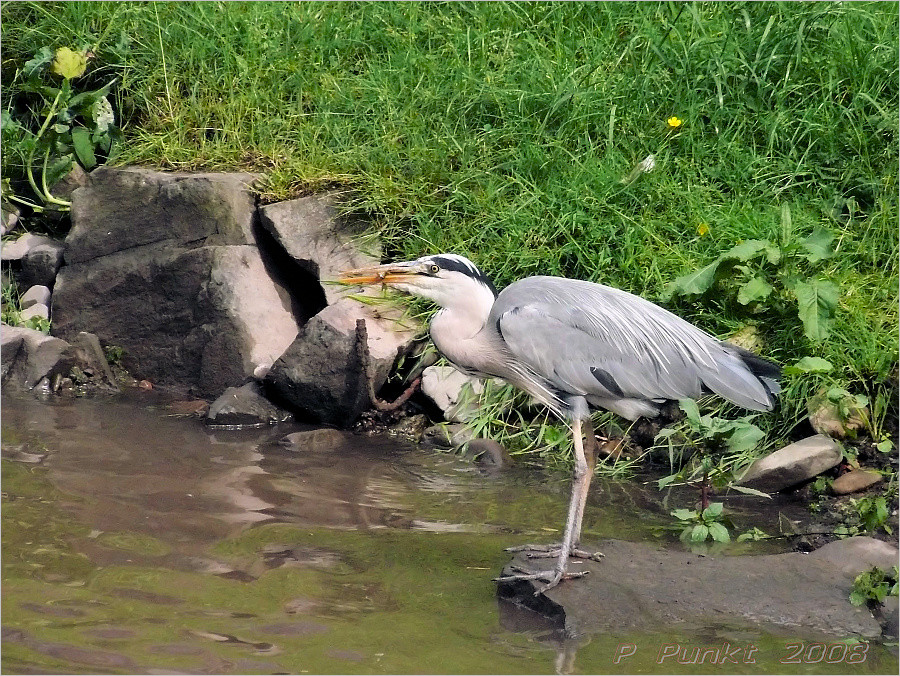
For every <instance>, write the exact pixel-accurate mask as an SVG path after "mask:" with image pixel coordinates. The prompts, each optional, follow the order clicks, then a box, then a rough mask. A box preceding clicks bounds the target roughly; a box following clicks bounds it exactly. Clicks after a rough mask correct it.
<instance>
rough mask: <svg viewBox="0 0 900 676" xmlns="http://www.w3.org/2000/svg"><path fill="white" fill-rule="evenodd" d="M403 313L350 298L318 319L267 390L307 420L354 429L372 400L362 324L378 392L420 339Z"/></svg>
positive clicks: (279, 363) (303, 333) (299, 338)
mask: <svg viewBox="0 0 900 676" xmlns="http://www.w3.org/2000/svg"><path fill="white" fill-rule="evenodd" d="M399 314H400V311H399V310H391V309H387V310H380V311H379V312H378V314H377V315H376V313H375V311H374V310H373V309H372V308H371V307H370V306H368V305H364V304H362V303H359V302H357V301H356V300H353V299H351V298H344V299H341V300H339V301H337V302H336V303H334V304H333V305H329V306H328V307H326V308H325V309H324V310H322V311H321V312H319V313H318V314H317V315H315V316H314V317H312V318H311V319H310V320H309V321H308V322H307V323H306V324H305V325H304V326H303V328H302V329H301V330H300V332H299V333H298V334H297V338H296V340H294V342H293V344H291V346H290V347H289V348H288V349H287V350H286V351H285V352H284V354H283V355H281V357H280V358H279V359H278V361H276V362H275V365H274V366H273V367H272V369H271V371H270V372H269V374H268V375H267V376H266V379H265V382H266V386H267V387H268V388H270V389H271V391H272V392H273V393H275V394H277V396H278V397H279V399H281V400H283V401H284V402H286V403H287V404H288V405H290V406H291V407H292V408H293V409H295V410H296V411H297V412H298V413H299V414H300V415H301V416H302V417H303V418H304V419H306V420H310V421H313V422H317V423H326V424H330V425H337V426H339V427H349V426H350V425H352V424H353V422H354V421H355V420H356V419H357V418H358V417H359V415H360V413H362V412H363V411H364V410H365V409H366V408H368V407H369V405H370V403H371V402H370V401H369V395H368V389H367V384H366V376H365V374H364V373H363V372H362V367H361V362H360V352H359V349H358V347H357V338H356V320H357V319H360V318H362V319H365V321H366V330H367V334H368V339H367V340H368V342H367V345H368V350H369V358H370V361H371V365H372V368H373V372H374V388H375V391H376V392H377V391H378V389H379V388H380V387H381V386H382V385H383V384H384V382H385V381H386V380H387V377H388V375H389V373H390V371H391V369H392V367H393V365H394V362H395V361H396V359H397V357H398V356H400V355H401V354H403V353H405V351H406V350H408V349H409V346H410V344H411V343H412V340H413V338H414V336H415V332H414V331H413V330H411V329H407V328H404V327H403V326H401V325H400V324H399V323H398V321H397V320H399Z"/></svg>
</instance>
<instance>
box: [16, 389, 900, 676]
mask: <svg viewBox="0 0 900 676" xmlns="http://www.w3.org/2000/svg"><path fill="white" fill-rule="evenodd" d="M145 396H146V395H145ZM151 403H152V402H151ZM2 414H3V415H2V424H3V430H2V431H3V436H2V439H3V451H4V458H8V459H4V460H3V513H2V516H3V531H2V532H3V551H2V554H3V557H2V565H3V607H2V611H3V614H2V617H3V654H2V666H3V671H4V673H157V674H165V673H554V672H564V673H723V672H731V673H760V672H795V673H896V669H897V661H896V657H894V656H893V655H892V654H891V653H890V651H889V650H888V649H885V648H884V647H882V646H879V645H876V644H872V645H871V646H869V647H868V649H867V651H866V652H865V654H863V655H862V659H861V661H858V662H857V663H853V662H848V660H849V659H850V657H851V655H852V654H854V653H853V651H854V650H855V651H857V652H859V650H860V649H859V648H854V647H853V646H849V647H847V646H845V647H843V648H842V647H841V646H838V647H837V648H831V646H832V645H836V644H835V642H834V641H833V640H832V641H831V642H830V643H826V644H825V646H824V648H823V657H822V658H819V660H818V661H816V662H815V663H812V664H810V662H811V661H812V660H814V659H815V658H816V657H817V656H818V652H816V651H817V648H815V646H814V645H813V644H810V645H811V646H812V647H811V649H807V648H805V647H804V652H801V654H800V657H799V658H798V660H797V661H796V662H794V663H791V662H788V663H785V662H783V661H782V660H784V659H785V658H790V657H791V655H792V651H793V650H794V649H792V648H790V645H791V644H792V643H796V642H798V640H799V639H797V637H795V636H792V635H790V634H781V635H779V634H775V633H766V632H764V631H762V630H758V629H752V628H751V629H748V628H746V627H731V626H724V625H723V626H721V627H716V628H709V627H705V628H690V627H678V628H673V629H672V630H671V631H667V632H666V633H664V634H660V633H657V634H641V635H633V634H632V635H627V634H623V635H602V636H586V637H580V638H577V639H567V638H564V637H562V636H561V635H560V634H559V632H558V631H556V630H555V628H554V627H551V626H548V625H547V624H546V622H545V621H544V620H542V619H541V618H539V617H537V616H536V615H534V614H533V613H530V612H528V611H523V610H519V609H517V608H514V607H511V606H508V605H506V604H503V603H500V602H498V600H497V599H496V596H495V586H494V583H493V582H492V581H491V577H493V576H494V575H496V574H497V573H498V572H499V570H500V568H501V567H502V566H503V564H504V563H505V562H506V561H507V559H508V555H507V554H506V553H504V552H503V547H505V546H510V545H514V544H520V543H522V542H524V541H534V540H538V541H552V540H553V539H555V538H558V537H559V533H558V532H557V531H555V530H553V529H552V528H551V527H557V526H561V525H562V522H563V519H564V516H565V510H566V502H567V498H568V488H569V486H568V479H567V477H565V476H559V475H542V474H540V473H538V472H535V471H533V470H531V471H525V470H514V471H509V472H504V473H501V474H499V475H493V476H491V475H485V474H482V473H480V472H479V471H478V470H477V469H475V468H474V467H473V466H472V465H470V464H468V463H466V462H464V461H462V460H460V459H458V458H456V457H454V456H452V455H449V454H441V453H434V452H430V451H425V450H420V449H417V448H415V447H413V446H410V445H407V444H404V443H401V442H398V441H394V440H388V439H381V438H367V437H355V438H353V440H352V442H351V443H349V444H345V445H342V446H340V447H338V448H336V449H335V448H328V447H319V448H314V449H307V450H304V451H301V452H298V451H296V450H290V449H287V448H283V447H281V446H278V445H277V444H275V443H273V442H274V441H275V440H277V439H279V438H280V437H282V436H283V435H284V434H286V433H288V432H291V431H294V430H296V429H299V428H298V427H289V426H283V427H281V428H279V429H277V430H271V429H270V430H257V431H252V432H242V431H211V430H208V429H206V428H205V427H204V426H203V425H202V424H201V423H200V422H198V421H196V420H193V419H188V418H184V417H177V416H174V415H172V412H171V410H170V409H168V408H166V407H165V406H163V405H161V404H159V405H157V406H151V405H148V401H146V400H138V401H135V400H134V399H133V398H132V399H129V398H127V397H123V398H121V399H117V400H74V401H72V400H68V401H54V402H51V403H41V402H38V401H35V400H31V399H24V400H20V399H10V398H7V397H4V398H3V402H2ZM667 511H668V508H667V507H666V506H664V505H662V504H660V495H659V493H658V491H656V489H655V488H653V487H652V486H645V485H642V484H641V483H640V482H627V483H619V484H606V485H598V487H597V489H596V490H593V493H592V496H591V500H590V502H589V504H588V508H587V511H586V516H585V524H586V529H585V530H586V534H587V535H588V537H618V538H624V539H633V540H650V539H658V538H668V537H669V536H667V535H665V534H662V532H661V531H660V530H659V528H658V526H660V525H664V524H668V523H671V519H669V518H668V517H667V516H666V513H667ZM673 546H677V545H673ZM725 643H728V645H729V646H734V647H738V648H740V649H741V652H740V653H739V654H738V653H734V654H733V656H732V658H731V659H729V661H728V662H727V663H726V664H725V666H721V665H713V664H709V661H711V660H712V659H713V656H711V655H708V658H709V659H708V660H707V661H706V662H705V663H701V664H680V663H679V660H681V661H682V662H684V661H690V660H691V659H692V657H693V659H694V660H695V661H697V660H698V657H697V656H696V655H693V654H692V653H691V652H690V651H691V650H692V649H693V648H695V647H698V646H705V647H710V646H711V647H717V646H723V645H724V644H725ZM673 646H677V647H673ZM679 648H684V652H683V653H680V652H679ZM750 648H755V650H753V651H750V652H749V653H748V651H749V650H750ZM825 649H830V650H831V653H830V655H829V654H825V652H824V650H825ZM807 653H809V654H807ZM838 653H840V654H838ZM748 658H749V659H750V660H751V661H742V660H747V659H748ZM826 658H833V661H834V662H835V663H832V664H828V663H827V660H826ZM839 658H840V659H839Z"/></svg>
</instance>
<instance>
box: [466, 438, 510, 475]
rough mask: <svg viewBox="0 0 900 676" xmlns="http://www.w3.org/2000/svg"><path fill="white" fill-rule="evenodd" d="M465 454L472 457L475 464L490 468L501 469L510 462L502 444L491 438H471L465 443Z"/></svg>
mask: <svg viewBox="0 0 900 676" xmlns="http://www.w3.org/2000/svg"><path fill="white" fill-rule="evenodd" d="M466 456H467V457H469V458H472V459H473V460H474V461H475V464H476V465H480V466H482V467H485V468H490V469H501V468H503V467H509V466H510V464H512V463H511V460H510V457H509V453H508V452H507V450H506V448H504V446H503V444H501V443H500V442H499V441H494V440H493V439H472V441H470V442H469V443H468V444H466Z"/></svg>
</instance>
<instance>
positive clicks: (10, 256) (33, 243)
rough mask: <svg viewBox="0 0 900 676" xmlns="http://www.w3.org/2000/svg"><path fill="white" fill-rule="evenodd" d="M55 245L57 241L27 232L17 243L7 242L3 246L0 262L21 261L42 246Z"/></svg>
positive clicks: (0, 252)
mask: <svg viewBox="0 0 900 676" xmlns="http://www.w3.org/2000/svg"><path fill="white" fill-rule="evenodd" d="M54 244H56V242H55V240H52V239H50V238H49V237H44V236H43V235H35V234H32V233H30V232H26V233H25V234H24V235H22V236H21V237H19V238H18V239H17V240H16V241H15V242H11V243H10V242H5V243H4V244H3V249H2V251H0V260H2V261H3V262H4V263H11V262H13V261H21V260H22V259H23V258H25V256H26V255H28V252H29V251H31V250H33V249H34V248H36V247H38V246H41V245H47V246H52V245H54Z"/></svg>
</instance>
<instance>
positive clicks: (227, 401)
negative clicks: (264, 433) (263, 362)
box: [206, 382, 291, 427]
mask: <svg viewBox="0 0 900 676" xmlns="http://www.w3.org/2000/svg"><path fill="white" fill-rule="evenodd" d="M290 417H291V414H290V413H288V412H287V411H284V410H282V409H280V408H278V407H277V406H275V404H273V403H271V402H270V401H269V400H268V399H266V398H265V397H264V396H263V395H262V391H261V389H260V386H259V385H258V384H257V383H255V382H250V383H247V384H246V385H242V386H241V387H229V388H228V389H227V390H225V391H224V392H223V393H222V395H221V396H220V397H219V398H218V399H216V400H215V401H214V402H213V403H212V404H210V406H209V411H208V412H207V414H206V422H207V424H209V425H229V426H232V425H235V426H241V427H257V426H263V425H274V424H276V423H279V422H284V421H286V420H289V419H290Z"/></svg>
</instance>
